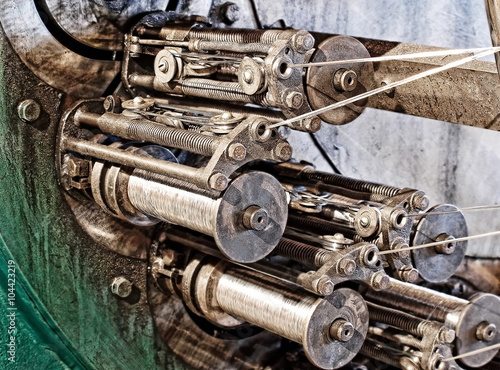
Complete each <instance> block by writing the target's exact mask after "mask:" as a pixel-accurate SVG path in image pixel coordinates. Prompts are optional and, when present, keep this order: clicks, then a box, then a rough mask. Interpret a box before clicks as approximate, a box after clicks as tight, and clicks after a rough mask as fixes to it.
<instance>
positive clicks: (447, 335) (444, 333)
mask: <svg viewBox="0 0 500 370" xmlns="http://www.w3.org/2000/svg"><path fill="white" fill-rule="evenodd" d="M455 337H456V333H455V330H453V329H449V328H446V327H443V328H442V329H441V331H440V332H439V340H440V341H442V342H443V343H453V341H454V340H455Z"/></svg>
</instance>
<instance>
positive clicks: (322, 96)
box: [306, 36, 373, 125]
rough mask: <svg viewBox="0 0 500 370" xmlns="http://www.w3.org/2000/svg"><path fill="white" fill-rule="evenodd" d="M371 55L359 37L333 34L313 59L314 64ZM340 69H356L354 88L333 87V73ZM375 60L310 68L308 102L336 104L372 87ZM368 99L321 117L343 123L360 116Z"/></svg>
mask: <svg viewBox="0 0 500 370" xmlns="http://www.w3.org/2000/svg"><path fill="white" fill-rule="evenodd" d="M369 57H370V54H369V53H368V51H367V50H366V48H365V47H364V46H363V44H362V43H361V42H359V41H358V40H356V39H354V38H352V37H349V36H335V37H330V38H328V39H326V40H325V41H323V42H322V43H321V44H319V46H318V49H317V50H316V52H315V53H314V55H313V57H312V58H311V61H310V62H311V63H317V62H326V61H331V60H343V59H358V58H369ZM339 70H346V71H354V72H355V73H356V75H357V85H356V87H355V88H354V89H353V90H352V91H343V92H342V91H339V90H337V89H336V88H335V87H334V76H335V73H336V72H337V71H339ZM372 85H373V65H372V63H344V64H337V65H329V66H320V67H311V68H308V71H307V75H306V91H307V98H308V100H309V104H310V105H311V107H312V108H313V109H319V108H323V107H326V106H328V105H331V104H333V103H336V102H339V101H342V100H345V99H348V98H351V97H353V96H356V95H359V94H362V93H364V92H366V91H368V90H371V89H372ZM367 103H368V100H367V99H364V100H360V101H358V102H356V103H353V104H349V105H347V106H345V107H342V108H339V109H334V110H330V111H328V112H326V113H323V114H321V115H319V117H320V118H321V119H322V120H323V121H325V122H327V123H331V124H333V125H342V124H345V123H348V122H351V121H352V120H354V119H355V118H357V117H358V116H359V115H360V114H361V112H363V110H364V109H365V107H366V105H367Z"/></svg>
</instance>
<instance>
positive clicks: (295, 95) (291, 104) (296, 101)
mask: <svg viewBox="0 0 500 370" xmlns="http://www.w3.org/2000/svg"><path fill="white" fill-rule="evenodd" d="M285 100H286V105H287V107H288V108H292V109H298V108H300V107H301V106H302V104H304V97H303V95H302V94H301V93H299V92H298V91H292V92H290V93H288V94H287V96H286V99H285Z"/></svg>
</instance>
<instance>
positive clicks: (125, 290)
mask: <svg viewBox="0 0 500 370" xmlns="http://www.w3.org/2000/svg"><path fill="white" fill-rule="evenodd" d="M111 292H112V293H113V294H116V295H117V296H118V297H122V298H126V297H128V296H129V295H130V293H132V283H131V282H130V281H128V280H127V279H125V278H124V277H123V276H120V277H117V278H115V279H114V280H113V282H112V283H111Z"/></svg>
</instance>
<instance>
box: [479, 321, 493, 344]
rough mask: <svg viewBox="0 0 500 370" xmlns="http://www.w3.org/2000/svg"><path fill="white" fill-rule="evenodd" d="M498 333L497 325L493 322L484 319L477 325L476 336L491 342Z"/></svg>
mask: <svg viewBox="0 0 500 370" xmlns="http://www.w3.org/2000/svg"><path fill="white" fill-rule="evenodd" d="M496 335H497V327H496V325H495V324H493V323H489V322H487V321H483V322H482V323H481V324H479V325H478V326H477V329H476V338H477V339H479V340H482V341H485V342H491V341H492V340H493V339H495V336H496Z"/></svg>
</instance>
